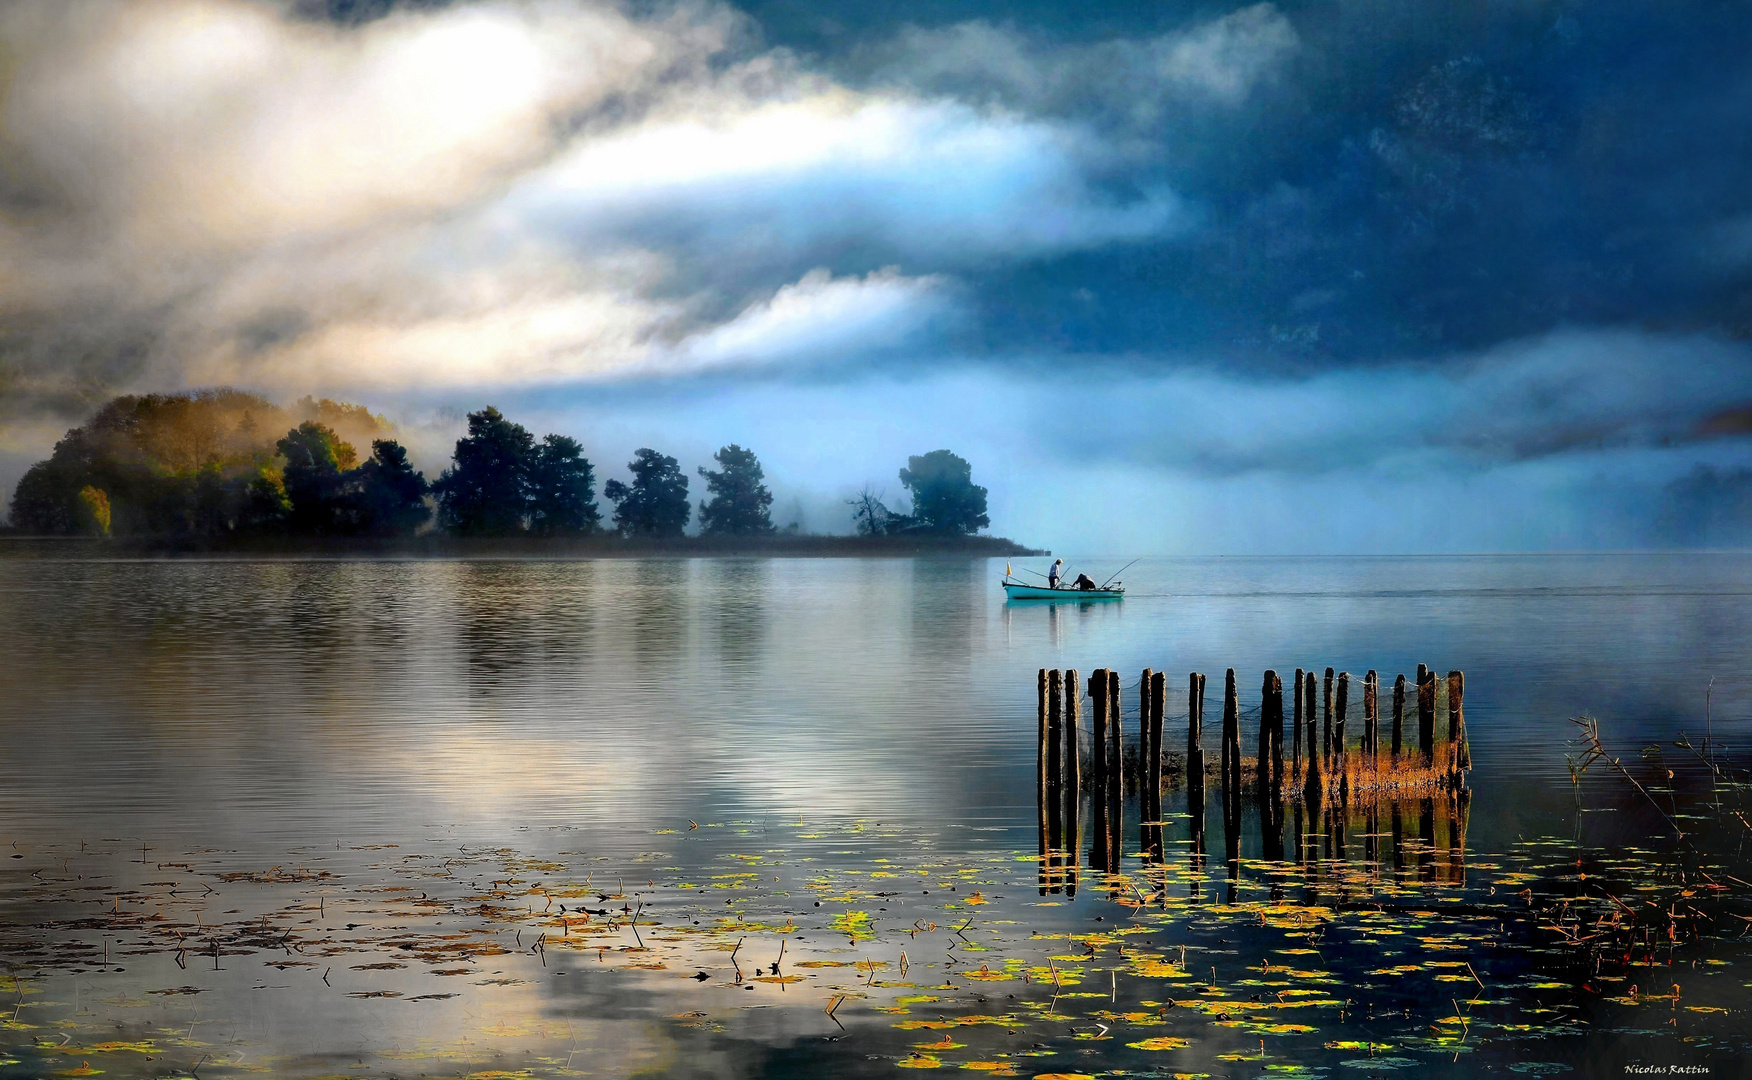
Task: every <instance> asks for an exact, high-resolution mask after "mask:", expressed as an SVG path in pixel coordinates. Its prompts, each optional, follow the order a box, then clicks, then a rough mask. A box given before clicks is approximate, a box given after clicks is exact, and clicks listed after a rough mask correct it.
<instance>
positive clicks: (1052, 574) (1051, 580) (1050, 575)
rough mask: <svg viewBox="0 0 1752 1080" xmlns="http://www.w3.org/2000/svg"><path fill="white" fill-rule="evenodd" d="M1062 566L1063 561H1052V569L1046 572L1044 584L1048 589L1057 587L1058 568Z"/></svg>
mask: <svg viewBox="0 0 1752 1080" xmlns="http://www.w3.org/2000/svg"><path fill="white" fill-rule="evenodd" d="M1064 564H1065V561H1064V560H1063V559H1054V560H1053V561H1052V569H1050V570H1048V571H1047V572H1046V584H1047V587H1048V588H1053V589H1056V588H1058V587H1059V567H1061V566H1063V565H1064Z"/></svg>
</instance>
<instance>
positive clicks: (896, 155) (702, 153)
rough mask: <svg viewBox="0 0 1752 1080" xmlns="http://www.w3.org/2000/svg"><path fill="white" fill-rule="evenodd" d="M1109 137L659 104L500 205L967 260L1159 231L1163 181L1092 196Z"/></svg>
mask: <svg viewBox="0 0 1752 1080" xmlns="http://www.w3.org/2000/svg"><path fill="white" fill-rule="evenodd" d="M1110 157H1111V151H1109V150H1108V149H1107V148H1105V147H1104V146H1102V145H1101V144H1100V143H1099V142H1097V141H1096V140H1095V139H1093V138H1092V137H1090V136H1089V135H1088V134H1087V133H1084V132H1082V131H1079V130H1078V129H1076V128H1074V127H1070V126H1068V125H1064V124H1059V123H1050V122H1045V121H1039V120H1030V119H1027V118H1025V117H1021V116H1017V115H1012V114H1006V113H996V114H993V113H983V112H980V111H977V110H975V109H972V108H970V107H968V106H966V105H962V104H959V103H955V102H950V101H941V100H938V101H917V100H910V99H884V98H867V97H861V96H857V95H852V94H849V93H847V92H844V91H838V90H833V91H826V92H822V93H818V94H811V95H808V96H806V97H803V98H801V99H796V100H783V101H771V102H739V103H737V104H736V105H735V106H734V107H730V108H726V107H723V106H722V105H720V104H716V103H711V102H702V101H700V100H697V99H693V98H690V99H688V100H687V101H685V102H682V103H679V104H678V105H676V106H675V108H674V110H673V111H672V112H671V113H669V114H668V115H658V116H654V117H653V118H651V119H650V120H648V121H647V122H646V123H644V124H642V125H640V126H638V127H635V128H632V129H629V130H626V131H622V132H616V133H613V134H611V135H607V136H605V137H601V138H591V139H585V140H581V141H580V142H579V143H577V144H576V145H575V146H574V147H573V148H572V149H570V150H569V151H568V152H567V153H566V154H565V155H563V156H562V157H561V158H560V159H559V160H558V161H556V162H555V163H554V165H553V166H551V167H550V168H549V169H547V170H546V171H545V172H543V173H542V174H541V175H540V176H539V177H537V178H536V179H534V180H533V181H532V182H531V183H530V184H529V185H527V186H526V187H525V188H524V189H522V190H521V191H519V192H518V193H516V194H515V195H514V196H513V197H512V199H511V200H510V203H509V205H510V206H512V207H513V208H516V209H518V210H521V211H523V212H527V213H529V214H531V215H532V216H534V217H536V218H537V219H539V220H543V221H547V222H551V223H552V224H553V225H554V226H555V227H557V228H560V229H563V230H566V231H568V232H571V233H573V234H575V235H578V236H580V237H582V238H585V239H586V240H588V238H592V237H601V236H608V237H614V238H617V239H620V240H621V241H622V242H628V241H631V240H633V239H635V238H637V237H638V236H640V235H648V234H650V233H653V232H656V233H658V234H659V235H664V236H666V237H669V238H672V239H674V240H676V241H679V242H684V243H689V244H690V246H691V254H692V255H693V257H695V258H698V259H701V260H710V259H712V258H715V257H717V258H721V257H723V256H724V254H725V252H724V250H723V248H722V245H724V244H729V245H731V247H732V248H740V247H774V246H776V247H778V248H780V249H782V250H785V251H792V250H796V249H799V248H802V249H809V248H813V247H815V246H818V245H835V244H837V245H843V244H844V243H845V242H847V241H848V240H858V241H861V242H865V243H874V244H879V245H881V246H883V247H884V248H886V249H890V250H893V251H896V252H899V253H901V254H904V255H909V256H912V257H915V258H929V259H932V260H947V261H951V262H965V261H970V260H979V259H985V258H990V257H992V256H995V255H1014V254H1035V253H1040V252H1047V251H1058V250H1067V249H1076V248H1084V247H1091V246H1096V245H1100V244H1105V243H1110V242H1113V241H1120V240H1131V239H1141V238H1143V237H1148V236H1160V235H1162V234H1164V233H1165V232H1168V231H1170V230H1172V229H1173V228H1175V227H1177V226H1178V224H1179V215H1178V213H1177V212H1178V210H1179V207H1178V204H1177V202H1176V200H1175V199H1174V197H1173V195H1172V194H1171V193H1169V192H1166V191H1155V192H1150V193H1146V194H1145V195H1144V196H1143V197H1141V198H1137V197H1134V198H1131V199H1126V200H1122V199H1115V198H1110V197H1105V196H1102V195H1100V194H1098V193H1097V192H1096V191H1095V190H1094V188H1093V186H1092V184H1091V182H1090V176H1091V174H1092V173H1097V172H1099V171H1100V170H1102V169H1103V168H1104V167H1105V166H1106V165H1107V164H1108V160H1107V159H1109V158H1110Z"/></svg>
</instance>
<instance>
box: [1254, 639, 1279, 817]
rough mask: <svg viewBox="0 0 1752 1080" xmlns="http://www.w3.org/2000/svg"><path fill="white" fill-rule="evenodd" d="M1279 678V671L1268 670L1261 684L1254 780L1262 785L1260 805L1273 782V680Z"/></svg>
mask: <svg viewBox="0 0 1752 1080" xmlns="http://www.w3.org/2000/svg"><path fill="white" fill-rule="evenodd" d="M1275 679H1277V671H1267V673H1265V679H1263V680H1261V684H1260V738H1258V740H1256V743H1258V749H1256V750H1254V752H1256V756H1258V761H1256V764H1254V782H1256V784H1258V785H1260V805H1261V806H1263V805H1265V789H1267V785H1270V782H1272V682H1274V680H1275Z"/></svg>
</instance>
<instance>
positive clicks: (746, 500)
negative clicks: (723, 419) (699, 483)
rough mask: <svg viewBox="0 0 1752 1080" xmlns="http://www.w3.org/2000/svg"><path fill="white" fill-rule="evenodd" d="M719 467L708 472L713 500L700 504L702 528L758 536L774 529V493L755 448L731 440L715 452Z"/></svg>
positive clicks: (716, 532) (714, 532)
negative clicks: (768, 487)
mask: <svg viewBox="0 0 1752 1080" xmlns="http://www.w3.org/2000/svg"><path fill="white" fill-rule="evenodd" d="M712 456H713V458H714V459H716V461H717V462H718V465H719V466H720V471H718V472H707V471H706V468H705V466H703V465H702V466H701V467H700V475H701V476H703V477H705V478H706V490H707V491H709V492H711V494H712V499H711V501H710V502H701V503H700V528H701V530H702V531H703V532H705V533H707V534H709V535H712V536H758V535H760V534H762V533H770V532H772V531H773V519H772V513H771V511H770V510H768V507H770V506H772V504H773V493H772V492H770V491H768V490H767V488H766V484H765V483H764V480H765V479H766V474H765V473H764V472H763V471H762V470H761V467H760V459H759V458H756V457H755V456H754V451H752V450H744V449H743V448H742V447H740V446H737V445H736V444H735V443H731V444H730V445H729V446H726V447H724V448H723V449H721V450H719V451H718V452H717V453H716V454H714V455H712Z"/></svg>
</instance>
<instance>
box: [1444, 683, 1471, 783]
mask: <svg viewBox="0 0 1752 1080" xmlns="http://www.w3.org/2000/svg"><path fill="white" fill-rule="evenodd" d="M1465 700H1466V673H1465V672H1463V671H1450V672H1448V755H1449V756H1448V760H1449V761H1450V762H1451V763H1452V764H1451V765H1450V766H1449V767H1450V768H1451V769H1452V770H1453V772H1454V773H1455V775H1458V774H1460V773H1462V772H1464V771H1465V770H1467V769H1470V768H1472V749H1471V748H1470V747H1469V746H1467V745H1466V707H1465Z"/></svg>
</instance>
